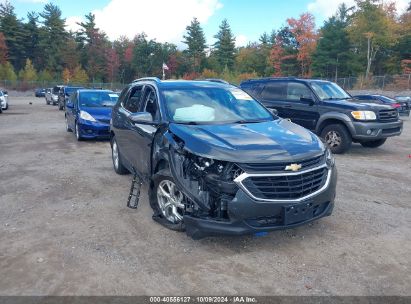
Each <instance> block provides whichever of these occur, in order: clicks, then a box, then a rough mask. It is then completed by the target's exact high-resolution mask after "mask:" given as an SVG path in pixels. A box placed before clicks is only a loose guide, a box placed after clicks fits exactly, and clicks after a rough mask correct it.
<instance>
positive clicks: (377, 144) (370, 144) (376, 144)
mask: <svg viewBox="0 0 411 304" xmlns="http://www.w3.org/2000/svg"><path fill="white" fill-rule="evenodd" d="M386 141H387V139H386V138H383V139H377V140H373V141H363V142H361V145H362V146H363V147H365V148H378V147H381V146H382V145H383V144H385V142H386Z"/></svg>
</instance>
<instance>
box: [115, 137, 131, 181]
mask: <svg viewBox="0 0 411 304" xmlns="http://www.w3.org/2000/svg"><path fill="white" fill-rule="evenodd" d="M111 159H112V161H113V168H114V171H115V172H116V173H117V174H118V175H126V174H129V173H130V172H129V171H128V170H127V168H126V167H125V166H124V165H123V162H122V161H121V154H120V150H119V148H118V145H117V141H116V138H115V137H113V138H112V140H111Z"/></svg>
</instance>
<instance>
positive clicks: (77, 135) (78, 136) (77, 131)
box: [74, 122, 83, 141]
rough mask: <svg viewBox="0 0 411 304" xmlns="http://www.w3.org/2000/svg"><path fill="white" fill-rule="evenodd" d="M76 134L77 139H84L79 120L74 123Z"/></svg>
mask: <svg viewBox="0 0 411 304" xmlns="http://www.w3.org/2000/svg"><path fill="white" fill-rule="evenodd" d="M74 135H75V136H76V139H77V141H82V140H83V138H82V137H81V134H80V129H79V127H78V123H77V122H76V123H75V124H74Z"/></svg>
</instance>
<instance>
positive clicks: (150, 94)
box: [143, 87, 160, 121]
mask: <svg viewBox="0 0 411 304" xmlns="http://www.w3.org/2000/svg"><path fill="white" fill-rule="evenodd" d="M143 100H144V110H143V111H144V112H148V113H150V114H151V116H152V117H153V120H154V121H157V120H160V111H159V109H158V103H157V94H156V91H155V90H154V89H153V88H151V87H146V89H145V91H144V99H143Z"/></svg>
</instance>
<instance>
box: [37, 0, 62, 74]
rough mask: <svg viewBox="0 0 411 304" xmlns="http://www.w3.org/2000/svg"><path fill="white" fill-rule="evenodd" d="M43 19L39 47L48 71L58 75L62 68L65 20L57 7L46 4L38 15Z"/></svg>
mask: <svg viewBox="0 0 411 304" xmlns="http://www.w3.org/2000/svg"><path fill="white" fill-rule="evenodd" d="M40 17H41V18H42V19H43V20H42V24H43V30H42V31H41V35H40V43H39V44H40V47H41V49H42V50H43V53H44V57H45V58H46V62H45V65H46V66H47V69H48V70H51V71H55V72H56V73H57V74H60V73H61V71H62V70H63V67H64V62H63V56H62V54H63V50H64V48H65V47H66V42H67V37H68V33H67V32H66V30H65V19H64V18H62V13H61V10H60V8H59V7H58V6H56V5H54V4H52V3H48V4H46V5H45V6H44V9H43V12H41V13H40Z"/></svg>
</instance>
